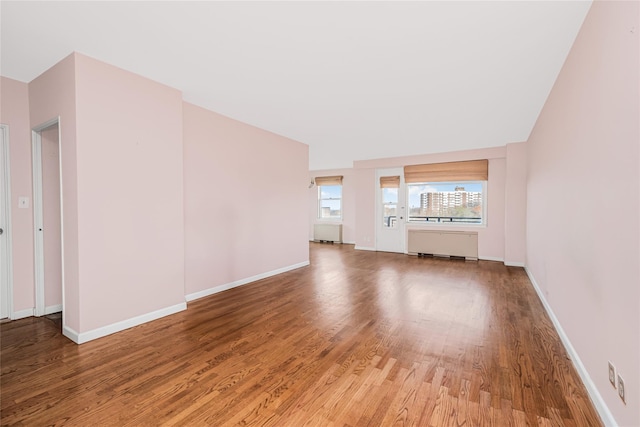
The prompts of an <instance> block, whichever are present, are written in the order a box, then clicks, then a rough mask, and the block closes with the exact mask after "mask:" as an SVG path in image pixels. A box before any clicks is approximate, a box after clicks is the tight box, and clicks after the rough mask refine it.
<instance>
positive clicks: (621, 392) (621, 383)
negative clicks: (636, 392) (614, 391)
mask: <svg viewBox="0 0 640 427" xmlns="http://www.w3.org/2000/svg"><path fill="white" fill-rule="evenodd" d="M618 396H620V399H622V402H623V403H624V404H625V405H626V404H627V401H626V398H625V396H624V380H623V379H622V377H621V376H620V374H618Z"/></svg>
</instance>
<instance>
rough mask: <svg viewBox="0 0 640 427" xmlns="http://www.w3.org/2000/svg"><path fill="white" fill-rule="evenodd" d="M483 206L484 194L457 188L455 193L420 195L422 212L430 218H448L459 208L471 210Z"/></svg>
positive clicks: (441, 192) (442, 192)
mask: <svg viewBox="0 0 640 427" xmlns="http://www.w3.org/2000/svg"><path fill="white" fill-rule="evenodd" d="M481 204H482V192H479V191H466V190H465V189H464V187H456V188H455V190H454V191H437V192H428V193H422V194H420V210H421V211H422V212H423V213H424V214H425V215H428V216H431V215H433V216H448V215H449V210H450V209H453V208H457V207H465V208H471V207H475V206H480V205H481Z"/></svg>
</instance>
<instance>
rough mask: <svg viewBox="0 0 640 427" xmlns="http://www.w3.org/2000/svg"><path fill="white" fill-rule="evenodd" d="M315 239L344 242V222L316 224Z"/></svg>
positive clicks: (314, 227) (314, 229)
mask: <svg viewBox="0 0 640 427" xmlns="http://www.w3.org/2000/svg"><path fill="white" fill-rule="evenodd" d="M313 240H315V241H322V242H336V243H342V224H314V225H313Z"/></svg>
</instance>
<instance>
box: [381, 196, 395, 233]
mask: <svg viewBox="0 0 640 427" xmlns="http://www.w3.org/2000/svg"><path fill="white" fill-rule="evenodd" d="M397 218H398V189H397V188H383V189H382V220H383V224H382V226H383V227H386V228H396V224H397Z"/></svg>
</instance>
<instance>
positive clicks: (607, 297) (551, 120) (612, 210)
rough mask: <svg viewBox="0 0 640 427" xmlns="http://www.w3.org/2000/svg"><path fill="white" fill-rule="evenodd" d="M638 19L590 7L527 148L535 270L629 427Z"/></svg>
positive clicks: (636, 356)
mask: <svg viewBox="0 0 640 427" xmlns="http://www.w3.org/2000/svg"><path fill="white" fill-rule="evenodd" d="M639 15H640V10H639V3H638V2H605V1H596V2H594V3H593V5H592V6H591V10H590V11H589V13H588V15H587V17H586V19H585V21H584V24H583V26H582V28H581V30H580V32H579V34H578V36H577V38H576V41H575V44H574V46H573V48H572V49H571V52H570V54H569V56H568V57H567V60H566V62H565V64H564V67H563V68H562V70H561V72H560V74H559V76H558V79H557V81H556V83H555V86H554V87H553V90H552V92H551V94H550V96H549V98H548V99H547V102H546V104H545V106H544V108H543V110H542V112H541V114H540V117H539V119H538V121H537V123H536V125H535V127H534V129H533V132H532V134H531V136H530V139H529V141H528V143H527V145H528V159H529V164H528V188H527V191H528V203H527V266H528V269H529V271H530V274H531V275H532V276H533V277H534V279H535V281H536V282H537V283H538V285H539V287H540V288H541V290H542V292H543V294H544V295H545V298H546V300H547V302H548V303H549V305H550V306H551V308H552V310H553V311H554V313H555V314H556V317H557V318H558V320H559V322H560V324H561V325H562V329H563V330H564V331H565V333H566V335H567V336H568V339H569V341H570V342H571V344H572V346H573V347H574V348H575V350H576V352H577V354H578V355H579V358H580V359H581V361H582V363H583V364H584V367H585V368H586V371H587V372H588V374H589V376H590V377H591V379H592V381H593V384H594V385H595V388H596V389H597V391H598V392H599V394H600V396H601V397H602V399H603V400H604V402H605V403H606V406H607V407H608V408H609V409H610V411H611V413H612V414H613V416H614V417H615V419H616V421H617V423H618V424H619V425H624V426H632V425H633V426H637V425H640V319H639V314H638V313H640V271H639V270H638V264H639V260H640V249H639V242H640V239H639V234H640V224H639V218H640V216H639V215H638V212H639V208H640V203H639V199H640V197H639V193H640V188H639V187H640V174H639V170H640V161H639V155H640V153H639V143H638V141H640V133H639V126H638V122H639V116H640V111H639V107H638V96H639V84H638V80H639V78H638V76H639V75H640V69H639V66H638V63H639V58H638V57H639V51H640V44H639V42H638V34H639V28H640V25H639V22H638V17H639ZM607 361H611V362H613V363H614V365H615V366H616V368H617V369H618V372H619V373H620V374H621V375H622V377H623V378H624V379H625V385H626V394H627V404H626V405H624V404H623V403H622V401H621V400H620V399H619V398H618V396H617V394H616V391H615V390H614V389H613V388H612V387H611V385H610V384H609V381H608V378H607Z"/></svg>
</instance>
